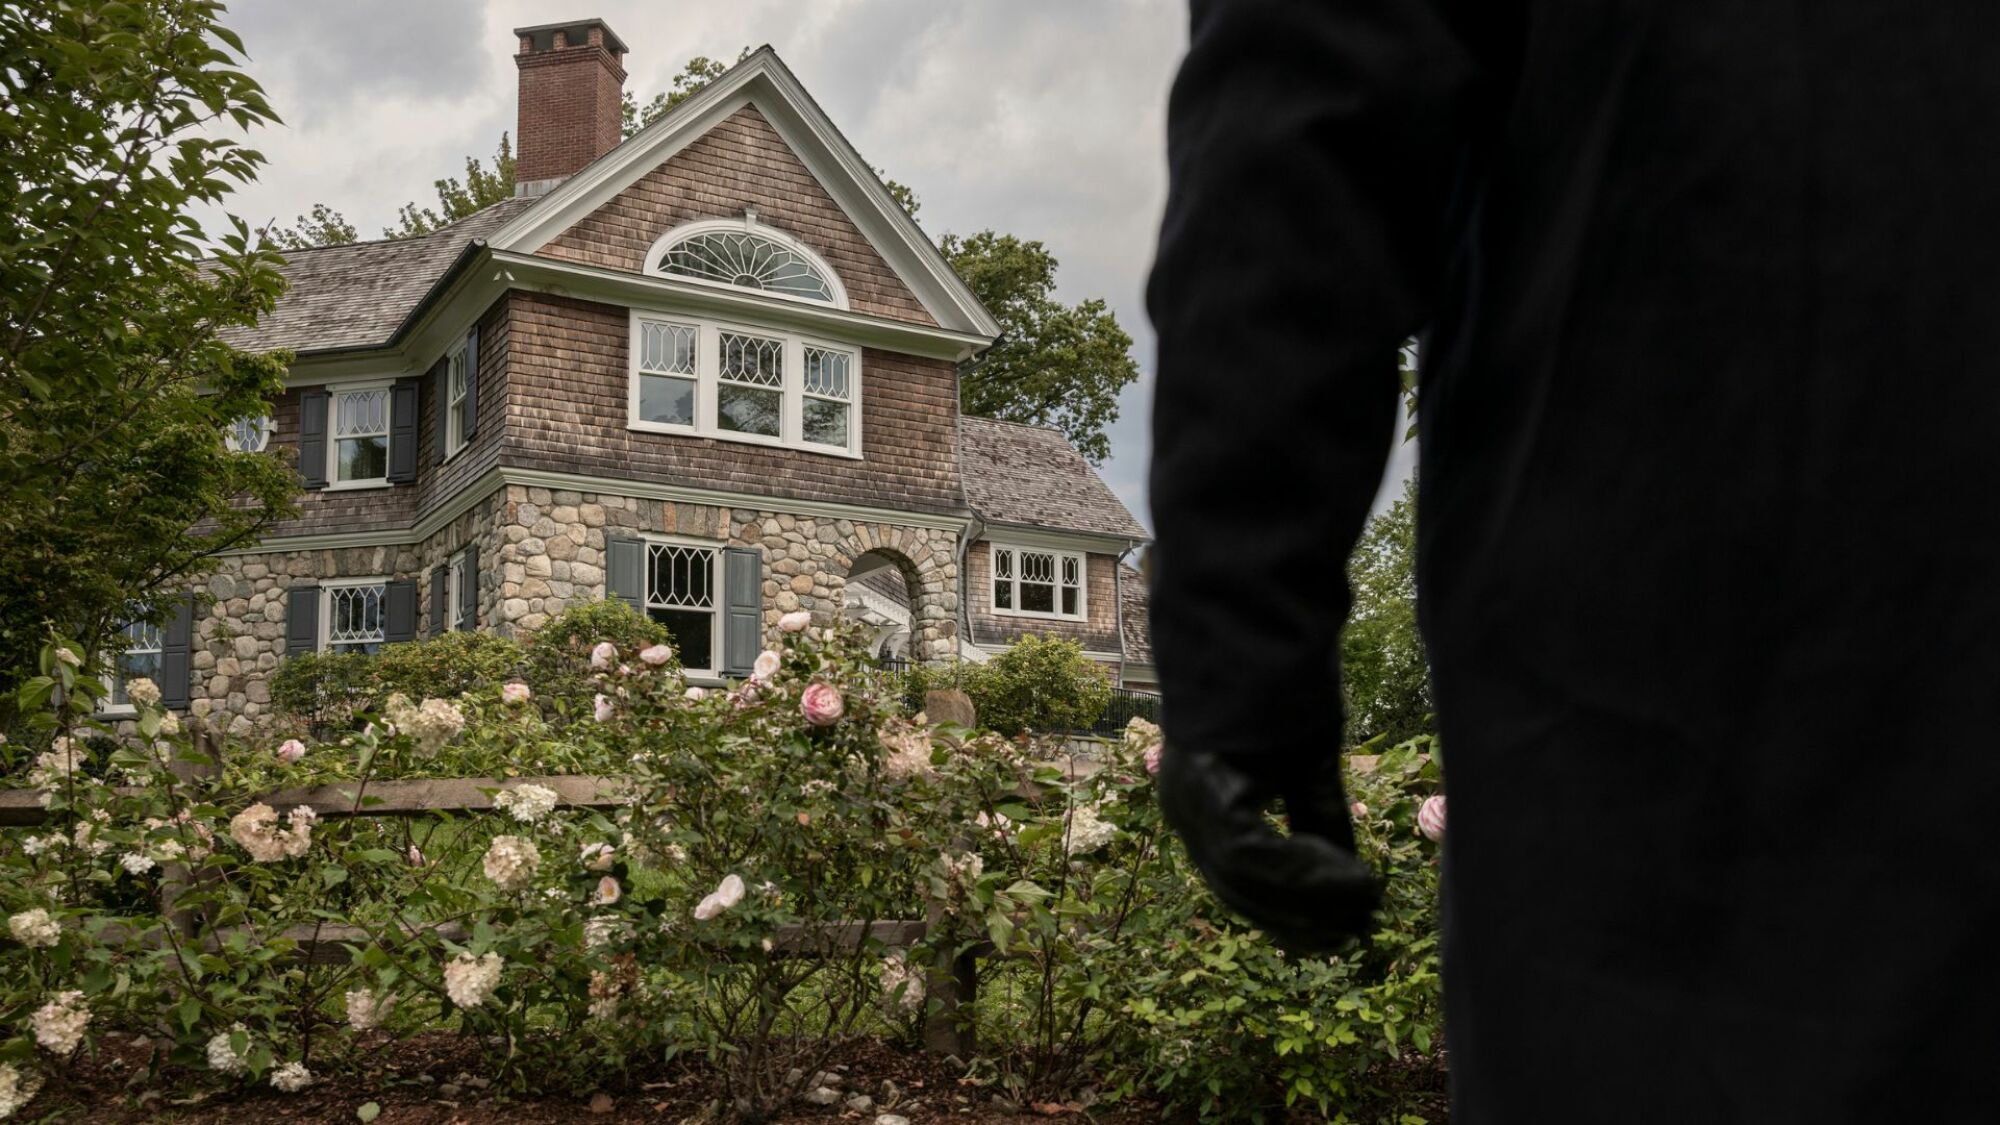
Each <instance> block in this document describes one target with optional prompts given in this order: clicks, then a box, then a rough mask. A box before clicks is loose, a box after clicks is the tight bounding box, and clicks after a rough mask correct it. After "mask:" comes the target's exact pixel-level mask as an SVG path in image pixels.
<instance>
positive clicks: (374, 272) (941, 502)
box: [128, 20, 1146, 729]
mask: <svg viewBox="0 0 2000 1125" xmlns="http://www.w3.org/2000/svg"><path fill="white" fill-rule="evenodd" d="M516 34H517V38H518V51H519V53H518V54H517V55H516V57H515V61H516V62H517V64H518V67H519V80H520V87H519V89H520V107H519V110H520V120H519V131H518V135H517V159H518V164H517V169H516V179H517V183H518V185H519V186H518V188H517V191H518V195H517V197H516V198H514V199H511V200H508V201H505V202H502V203H499V204H496V205H494V206H492V207H489V208H487V209H486V210H484V211H482V212H480V213H478V214H476V215H474V216H472V217H470V218H468V219H465V220H463V221H461V222H459V223H456V224H454V225H452V226H449V227H446V228H444V229H443V230H440V231H438V232H436V233H434V234H431V235H429V236H427V237H424V238H418V239H409V240H400V241H382V242H369V243H358V244H353V245H348V246H338V247H327V248H322V249H315V250H307V251H300V252H296V253H294V254H292V255H291V256H290V261H289V264H288V265H287V267H286V271H285V272H286V274H287V275H288V277H289V280H290V283H291V284H290V289H289V291H288V292H287V293H286V295H285V297H284V298H283V300H282V301H281V302H280V304H279V306H278V308H277V309H276V310H275V311H274V312H273V313H272V314H271V315H270V316H268V317H267V318H265V319H264V320H263V322H262V323H260V324H259V325H258V326H257V327H256V329H255V330H253V331H249V332H245V333H242V334H240V335H238V336H237V337H235V338H234V339H233V340H232V341H231V342H232V343H235V344H237V345H238V346H241V347H245V348H251V349H259V350H262V349H278V348H284V349H289V350H291V351H293V352H294V353H295V355H296V359H295V361H294V363H293V364H292V367H291V370H290V375H289V378H288V388H287V390H286V392H285V394H284V395H283V396H282V397H281V398H280V399H279V400H278V401H277V402H276V403H275V408H274V410H273V413H272V416H271V417H270V418H268V419H247V420H245V421H244V422H242V423H240V424H239V425H238V426H237V427H236V428H235V431H234V432H233V433H232V434H231V435H230V436H229V440H230V441H231V442H232V443H233V444H235V445H236V446H237V447H239V448H247V449H263V448H271V449H276V450H279V451H283V452H285V453H286V455H288V456H290V457H293V458H295V463H296V466H297V469H298V472H299V476H300V478H301V481H302V483H303V486H304V493H303V497H302V500H301V511H300V513H299V515H298V516H297V518H295V519H292V520H288V521H286V522H285V523H283V524H282V525H280V526H276V527H274V528H272V529H271V530H270V532H269V533H268V535H267V536H266V537H265V538H264V539H263V540H262V541H261V542H260V543H259V544H258V545H257V546H255V547H254V548H252V549H250V550H247V551H243V552H240V553H238V554H236V555H233V556H231V557H229V558H228V559H226V560H224V563H223V565H222V567H221V569H220V571H219V572H218V573H217V574H216V575H215V576H214V578H213V579H212V581H211V584H210V592H211V593H212V594H213V603H214V604H213V605H212V606H206V607H195V608H193V609H192V611H191V612H188V613H184V614H183V615H182V617H181V619H180V620H178V621H176V622H174V623H173V624H172V625H170V626H169V627H168V628H167V629H166V630H164V631H153V632H148V631H144V630H140V631H137V632H135V633H134V635H133V639H134V641H135V645H134V649H133V651H132V653H131V654H130V656H128V664H129V666H131V667H133V668H136V669H142V670H145V671H148V672H151V673H153V674H154V675H155V676H156V678H158V679H159V680H160V682H161V684H162V687H163V690H164V692H165V694H166V697H167V701H168V703H169V704H170V705H173V706H183V707H188V708H190V709H192V710H194V711H196V712H198V713H216V714H217V715H218V717H220V718H225V719H226V721H227V722H228V723H229V724H231V725H233V726H237V727H238V728H239V729H240V728H242V727H245V726H247V725H250V724H253V723H255V722H256V721H257V720H258V719H259V718H260V716H262V715H264V714H266V713H267V711H268V703H269V693H268V690H267V687H266V678H267V676H268V675H269V673H270V672H271V671H272V670H273V669H274V668H276V667H277V665H278V663H279V662H280V661H281V660H282V659H283V658H284V657H285V656H286V655H287V654H292V653H300V652H309V651H320V650H358V651H372V650H374V649H376V648H379V647H380V646H381V645H383V644H387V643H390V642H394V641H398V640H404V639H411V638H414V637H416V636H418V635H419V634H421V633H440V632H443V631H446V630H453V629H484V630H492V631H498V632H502V633H512V632H517V631H531V630H533V629H535V628H537V627H538V626H540V625H542V624H543V623H544V622H546V621H547V620H548V619H549V618H550V617H551V616H552V615H554V614H556V613H558V612H560V611H561V610H562V609H563V608H564V607H565V606H567V605H569V604H571V603H573V602H575V601H577V600H580V599H589V598H599V597H616V598H622V599H624V600H626V601H628V602H630V603H631V604H632V605H633V606H635V607H637V608H638V609H640V610H641V611H643V612H646V613H648V614H649V615H651V616H653V617H654V618H655V619H657V620H660V621H662V622H663V623H665V624H666V625H667V627H668V628H669V629H670V630H671V631H672V632H673V634H674V636H675V638H676V641H677V642H678V647H679V649H680V652H681V656H682V660H683V663H684V664H685V665H686V667H687V668H688V669H689V673H690V678H691V679H694V680H696V681H697V682H699V681H701V680H703V679H721V678H723V677H727V676H732V675H741V674H744V673H746V672H747V671H748V669H749V666H750V663H751V661H752V659H753V658H754V656H755V655H756V653H757V651H758V650H759V649H760V648H761V647H762V646H763V645H764V643H765V642H766V640H767V638H768V637H769V635H770V633H771V631H772V630H773V628H774V627H775V624H776V621H777V619H778V617H779V616H780V615H781V614H783V613H785V612H788V611H791V610H794V609H800V608H804V609H808V610H811V611H812V612H813V613H814V614H815V615H818V616H822V617H831V616H833V615H835V614H840V613H849V614H859V613H862V612H866V609H867V607H866V606H864V605H862V604H861V603H862V602H863V601H864V600H865V599H866V595H865V593H864V591H865V590H878V591H882V592H884V595H885V599H880V600H886V603H887V604H889V605H891V606H899V607H900V612H901V614H902V622H901V628H902V630H903V637H904V640H903V647H904V650H905V651H907V652H908V653H909V654H911V655H913V656H915V657H917V658H920V659H925V660H944V659H954V658H961V657H965V658H972V659H978V658H980V657H981V656H982V655H983V654H984V653H986V652H989V651H991V650H993V649H995V648H997V647H999V646H1004V645H1005V644H1006V643H1007V642H1008V641H1010V640H1011V639H1013V638H1014V637H1016V636H1018V635H1020V634H1022V633H1024V632H1051V633H1058V634H1061V635H1063V636H1067V637H1072V638H1074V639H1076V640H1078V641H1080V642H1081V643H1082V644H1083V646H1084V647H1085V648H1086V649H1087V650H1089V651H1090V652H1091V653H1092V654H1093V656H1095V657H1096V658H1098V659H1100V660H1103V661H1105V662H1106V663H1107V664H1109V665H1112V666H1113V667H1115V668H1116V669H1118V670H1119V671H1120V673H1121V674H1122V673H1123V671H1124V670H1125V665H1126V662H1127V661H1126V658H1127V651H1126V639H1127V636H1128V635H1129V634H1128V632H1127V630H1126V629H1125V628H1123V627H1121V624H1120V609H1121V606H1123V605H1125V604H1126V602H1127V595H1126V592H1125V591H1124V589H1123V588H1122V587H1123V585H1124V584H1126V583H1127V582H1128V579H1127V578H1126V577H1125V575H1126V573H1127V572H1126V571H1124V570H1121V568H1120V566H1119V563H1118V559H1119V557H1120V556H1121V555H1122V554H1123V553H1125V552H1126V551H1128V550H1130V549H1131V548H1132V547H1134V546H1136V545H1138V544H1139V543H1141V542H1143V540H1144V539H1145V538H1146V535H1145V531H1144V529H1143V528H1142V527H1140V525H1139V524H1138V523H1137V522H1136V521H1135V520H1133V518H1132V516H1131V514H1130V513H1129V512H1127V511H1126V510H1125V509H1124V507H1123V506H1122V505H1120V504H1119V502H1118V501H1117V499H1116V498H1115V497H1113V496H1112V495H1111V493H1110V492H1109V490H1108V489H1106V488H1105V487H1104V484H1103V482H1102V481H1100V480H1099V479H1098V478H1097V475H1096V474H1095V473H1094V472H1093V471H1092V470H1091V469H1090V466H1089V465H1088V464H1087V463H1085V462H1084V461H1083V459H1082V458H1081V457H1079V456H1078V455H1077V454H1076V451H1075V450H1074V449H1072V448H1070V446H1069V445H1068V444H1067V443H1066V442H1065V441H1064V440H1063V438H1062V436H1061V435H1060V434H1058V433H1056V432H1054V431H1051V430H1045V429H1040V428H1037V427H1029V426H1018V425H1012V424H1008V423H997V422H990V421H985V420H981V419H973V418H962V417H960V416H959V414H958V408H957V404H958V393H957V374H956V372H957V365H958V364H959V363H960V362H962V361H964V360H966V359H968V358H970V357H972V356H973V355H975V354H977V353H978V352H979V351H980V350H981V349H983V348H985V347H986V346H988V345H989V344H990V343H991V342H992V341H993V339H994V338H995V336H996V335H997V334H998V332H999V326H998V325H997V324H996V323H995V322H994V320H993V318H992V316H991V315H990V314H989V313H988V312H987V311H986V310H985V309H984V308H982V307H981V306H980V304H979V302H978V301H977V300H976V299H975V298H974V297H973V295H972V294H971V292H970V291H969V290H967V289H966V287H965V286H964V284H963V283H962V282H961V281H960V280H959V279H958V277H957V276H956V275H955V274H954V273H953V272H952V270H951V268H950V267H949V265H948V264H947V263H946V262H945V260H944V258H943V257H942V256H941V255H940V254H939V253H938V250H937V248H936V247H935V246H934V245H933V244H932V243H931V242H930V240H929V239H928V238H927V237H926V236H925V235H924V233H923V232H922V231H921V230H920V229H919V228H918V227H917V225H916V223H915V222H914V221H912V220H911V218H910V217H909V215H908V214H906V213H905V212H904V211H903V209H902V208H901V207H900V206H898V205H897V203H896V202H895V200H894V199H893V198H891V196H890V194H889V192H888V191H887V189H886V188H885V187H884V186H883V184H882V183H881V181H880V180H879V179H878V178H877V177H876V175H875V174H874V172H873V171H872V170H871V168H870V166H869V164H868V163H867V162H866V161H864V160H863V159H862V158H861V157H860V155H859V154H858V153H856V152H855V151H854V149H853V147H852V146H851V145H849V144H848V142H847V140H846V139H845V138H844V137H843V136H842V135H841V134H840V131H839V130H838V129H837V128H835V127H834V125H833V123H832V122H831V121H829V120H828V119H827V117H826V116H825V114H824V113H823V111H822V110H821V109H820V107H819V106H818V105H817V104H816V103H815V102H814V101H813V99H812V97H811V96H810V95H809V94H807V93H806V91H805V90H804V89H803V88H802V87H801V86H800V85H799V83H798V80H797V79H796V78H795V77H794V76H793V75H792V73H791V71H790V70H788V69H787V68H786V67H785V65H784V63H783V62H781V61H780V60H779V59H778V57H777V55H776V54H775V53H773V52H772V51H771V50H770V49H769V48H768V47H767V48H764V49H762V50H759V51H757V52H755V53H754V54H752V55H751V56H749V57H748V58H747V59H745V60H744V61H743V62H741V63H739V64H738V65H736V66H735V67H733V68H732V69H730V70H729V71H728V72H727V73H725V74H723V75H722V76H721V77H719V78H717V79H716V80H715V81H713V82H711V83H710V84H709V85H708V86H706V87H705V88H703V89H702V90H701V91H700V92H699V93H697V94H696V95H694V96H693V97H691V98H689V99H687V100H686V101H684V102H683V103H681V104H680V105H678V106H677V107H675V108H674V109H673V110H672V111H671V112H669V113H668V114H666V115H665V116H664V117H662V118H661V119H659V120H658V121H656V122H654V123H653V124H652V125H650V126H648V127H647V128H645V129H644V130H642V131H640V132H639V133H637V134H636V135H634V136H632V137H631V138H629V139H623V140H622V141H621V132H620V119H619V100H620V92H621V89H622V85H623V81H624V70H623V66H622V60H623V58H624V56H625V51H626V49H625V45H624V44H623V43H622V42H621V41H620V40H619V39H618V37H617V35H615V34H614V33H613V32H612V30H611V29H610V28H609V27H607V26H605V24H604V23H602V22H601V21H597V20H588V21H583V22H580V23H574V24H563V25H551V26H542V27H528V28H521V29H519V30H518V31H517V33H516ZM850 584H852V587H853V588H852V590H850ZM1140 671H1143V670H1142V669H1141V670H1140Z"/></svg>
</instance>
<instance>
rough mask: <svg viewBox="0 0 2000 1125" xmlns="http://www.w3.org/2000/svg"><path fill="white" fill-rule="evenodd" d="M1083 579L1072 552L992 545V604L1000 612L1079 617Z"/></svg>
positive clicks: (1080, 565)
mask: <svg viewBox="0 0 2000 1125" xmlns="http://www.w3.org/2000/svg"><path fill="white" fill-rule="evenodd" d="M1083 579H1084V565H1083V556H1082V555H1079V554H1076V553H1074V552H1071V551H1043V550H1034V549H1030V548H1026V547H995V548H993V608H994V609H995V610H997V611H999V612H1001V613H1013V614H1020V615H1022V616H1028V617H1073V618H1081V617H1082V616H1083V615H1084V609H1083Z"/></svg>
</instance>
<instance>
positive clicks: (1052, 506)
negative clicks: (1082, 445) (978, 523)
mask: <svg viewBox="0 0 2000 1125" xmlns="http://www.w3.org/2000/svg"><path fill="white" fill-rule="evenodd" d="M958 471H959V476H960V477H961V478H962V479H963V480H964V482H965V499H966V503H967V504H968V505H970V506H971V508H972V510H973V511H974V512H977V513H978V514H979V518H980V519H982V520H985V521H986V522H987V523H989V524H1008V525H1012V526H1015V527H1031V528H1044V529H1047V530H1049V531H1074V532H1083V533H1086V534H1091V535H1107V536H1113V537H1116V538H1120V539H1131V540H1146V539H1150V538H1152V536H1150V535H1148V534H1147V533H1146V529H1145V528H1144V527H1143V526H1141V525H1140V523H1139V521H1138V520H1136V519H1133V518H1132V513H1131V512H1129V511H1127V510H1126V509H1125V505H1124V504H1122V503H1120V502H1119V500H1118V497H1117V496H1115V495H1113V494H1112V492H1111V489H1110V488H1108V487H1106V485H1105V483H1104V480H1103V478H1101V477H1099V476H1098V475H1097V470H1095V469H1093V468H1091V467H1090V462H1088V461H1086V460H1084V459H1083V454H1081V453H1078V452H1077V451H1076V447H1075V446H1072V445H1071V444H1070V443H1069V439H1068V438H1066V437H1064V436H1063V434H1062V431H1060V430H1053V429H1050V428H1048V427H1047V426H1028V425H1023V424H1021V423H1019V422H1002V421H998V420H997V419H993V418H973V417H962V418H960V419H959V424H958Z"/></svg>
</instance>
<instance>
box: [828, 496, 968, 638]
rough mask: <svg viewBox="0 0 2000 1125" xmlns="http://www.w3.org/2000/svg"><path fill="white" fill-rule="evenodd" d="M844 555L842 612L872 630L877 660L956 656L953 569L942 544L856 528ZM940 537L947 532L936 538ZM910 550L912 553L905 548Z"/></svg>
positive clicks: (953, 563) (908, 532)
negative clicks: (912, 541)
mask: <svg viewBox="0 0 2000 1125" xmlns="http://www.w3.org/2000/svg"><path fill="white" fill-rule="evenodd" d="M855 530H856V536H855V539H856V540H857V541H856V542H854V543H852V545H851V547H850V549H849V550H848V551H843V552H842V554H843V555H846V559H845V560H844V561H845V562H846V564H847V565H846V570H847V573H846V575H845V579H844V584H843V589H842V593H841V612H842V613H843V614H844V615H846V616H847V617H849V618H851V619H854V620H859V621H861V622H863V623H864V624H867V625H868V626H870V627H871V628H873V629H874V630H875V636H874V648H875V651H876V654H877V655H880V656H887V657H890V658H895V659H906V660H913V661H938V660H950V659H951V658H952V657H954V656H955V655H956V654H957V652H958V568H957V565H956V559H955V557H954V556H953V554H952V552H951V549H950V546H949V544H948V543H947V542H943V541H940V542H930V541H928V537H925V538H924V539H923V540H921V541H919V542H916V543H914V544H912V543H903V542H896V539H897V538H899V537H900V536H898V534H897V532H898V531H902V532H903V533H904V535H905V536H907V535H911V534H914V535H918V536H923V535H924V533H922V532H915V531H914V530H912V529H884V530H886V531H887V532H888V534H881V533H880V532H875V533H873V534H871V533H870V532H872V531H874V529H869V528H864V527H857V528H856V529H855ZM938 534H939V535H940V536H944V535H948V533H938ZM912 546H913V547H914V548H915V550H914V551H911V550H908V549H906V548H909V547H912Z"/></svg>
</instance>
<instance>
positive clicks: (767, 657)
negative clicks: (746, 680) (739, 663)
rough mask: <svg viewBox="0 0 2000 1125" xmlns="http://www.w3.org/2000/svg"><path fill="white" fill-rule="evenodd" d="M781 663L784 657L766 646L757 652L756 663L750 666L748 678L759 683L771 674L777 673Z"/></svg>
mask: <svg viewBox="0 0 2000 1125" xmlns="http://www.w3.org/2000/svg"><path fill="white" fill-rule="evenodd" d="M782 663H784V657H782V656H779V655H778V654H777V653H775V652H773V651H771V650H770V649H768V648H767V649H765V650H764V651H763V652H760V653H758V654H757V663H755V664H753V665H751V666H750V678H751V679H753V680H756V681H757V682H758V683H760V684H761V683H763V682H764V681H766V680H768V679H770V678H771V677H772V676H775V675H777V674H778V667H779V665H781V664H782Z"/></svg>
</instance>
